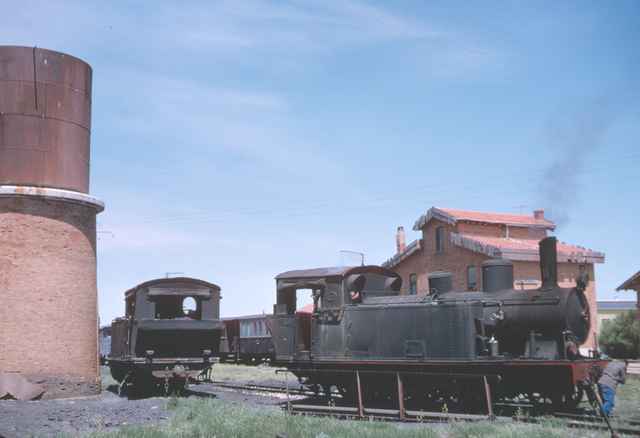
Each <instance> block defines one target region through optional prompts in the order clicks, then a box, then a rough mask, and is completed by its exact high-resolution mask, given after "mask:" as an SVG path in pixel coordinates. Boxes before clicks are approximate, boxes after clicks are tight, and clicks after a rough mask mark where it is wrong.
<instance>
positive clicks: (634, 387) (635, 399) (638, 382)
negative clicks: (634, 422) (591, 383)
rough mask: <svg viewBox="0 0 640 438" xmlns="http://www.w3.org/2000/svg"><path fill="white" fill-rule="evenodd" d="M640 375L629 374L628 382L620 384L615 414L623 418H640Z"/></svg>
mask: <svg viewBox="0 0 640 438" xmlns="http://www.w3.org/2000/svg"><path fill="white" fill-rule="evenodd" d="M639 412H640V376H636V375H632V376H630V375H627V383H625V384H624V385H618V390H617V394H616V406H615V408H614V410H613V414H614V415H615V416H617V417H620V418H621V419H623V420H625V419H631V418H634V419H638V418H640V413H639Z"/></svg>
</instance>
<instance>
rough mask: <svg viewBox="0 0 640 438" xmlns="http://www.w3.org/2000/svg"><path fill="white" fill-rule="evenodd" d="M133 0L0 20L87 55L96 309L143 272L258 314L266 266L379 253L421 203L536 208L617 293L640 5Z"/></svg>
mask: <svg viewBox="0 0 640 438" xmlns="http://www.w3.org/2000/svg"><path fill="white" fill-rule="evenodd" d="M54 3H55V4H54ZM150 5H151V3H143V2H123V1H120V2H119V1H112V2H90V1H78V2H72V1H68V2H50V1H43V2H34V1H29V0H26V1H22V2H12V3H11V4H9V5H5V6H4V7H3V14H2V15H0V41H1V43H2V44H18V45H37V46H39V47H45V48H50V49H54V50H59V51H64V52H68V53H70V54H73V55H75V56H78V57H81V58H83V59H84V60H86V61H87V62H89V63H90V64H91V65H92V66H93V69H94V82H93V84H94V89H93V128H92V186H91V191H92V193H93V194H94V195H96V196H98V197H100V198H101V199H103V200H104V201H105V202H106V205H107V208H106V210H105V212H104V213H102V214H101V215H100V216H99V219H98V222H99V229H100V230H101V232H100V234H99V239H100V240H99V246H98V258H99V259H98V275H99V294H100V314H101V318H102V322H103V323H106V322H108V321H109V320H111V319H112V318H113V317H115V316H117V315H119V314H121V313H122V312H123V307H124V306H123V303H122V293H123V291H124V290H125V289H127V288H128V287H130V286H132V285H134V284H137V283H138V282H141V281H144V280H148V279H150V278H155V277H158V276H163V275H164V273H165V272H184V273H185V275H190V276H195V277H201V278H203V279H206V280H209V281H213V282H215V283H218V284H220V285H221V286H222V288H223V297H224V298H223V304H222V309H223V314H224V315H233V314H242V313H258V312H262V311H265V312H269V311H270V309H271V306H272V303H273V301H274V280H273V277H274V276H275V275H276V274H277V273H279V272H281V271H284V270H288V269H293V268H304V267H315V266H325V265H335V264H339V263H345V262H346V263H349V262H350V263H354V262H357V259H354V257H349V256H341V255H340V253H339V250H341V249H350V250H356V251H362V252H365V253H366V261H367V262H369V263H380V262H382V261H384V260H385V259H386V258H388V257H389V256H391V255H392V253H393V252H394V249H395V247H394V233H395V228H396V227H397V226H398V225H404V226H405V229H408V230H410V229H411V226H412V224H413V222H414V220H415V219H416V218H417V217H418V216H419V215H420V214H422V213H423V212H424V211H425V210H426V209H427V208H429V207H430V206H433V205H437V206H442V207H451V208H461V209H476V210H488V211H504V212H519V211H524V212H530V211H532V210H533V209H535V208H545V209H546V211H547V212H548V213H549V214H550V215H551V216H552V218H555V219H556V220H558V221H559V224H560V226H559V227H558V230H557V233H556V234H557V235H558V237H559V238H560V239H561V240H564V241H567V242H570V243H575V244H580V245H583V246H586V247H590V248H593V249H596V250H600V251H603V252H605V253H606V256H607V261H606V263H605V264H604V265H598V266H597V267H596V276H597V282H598V285H597V287H598V293H599V297H600V298H601V299H602V298H625V297H629V296H630V294H620V293H614V292H613V290H614V288H615V287H616V286H617V285H619V284H620V283H621V282H622V281H623V280H625V279H626V278H628V277H629V276H630V275H631V274H633V273H634V272H635V271H637V270H638V269H640V254H639V253H638V251H637V248H638V238H639V235H638V228H637V221H638V217H639V216H640V210H639V209H640V204H638V188H640V173H639V172H638V167H639V166H640V150H639V148H638V139H639V138H640V124H639V123H638V122H639V121H640V86H639V85H640V83H639V79H638V78H639V77H640V45H639V44H638V41H640V26H638V17H639V15H640V3H638V2H635V1H626V2H625V1H619V2H611V3H609V2H607V3H605V2H596V1H591V2H587V1H581V2H531V3H528V2H520V1H511V2H509V1H504V2H495V3H487V2H475V3H473V2H472V3H471V4H469V3H468V2H460V3H454V2H427V1H399V2H378V3H374V2H364V1H351V0H323V1H310V2H297V1H291V2H289V1H277V2H270V1H253V0H252V1H238V0H235V1H228V2H225V1H223V2H213V1H211V2H160V1H158V2H153V6H150ZM408 237H409V238H411V239H412V238H415V237H417V233H415V232H412V231H410V232H409V236H408Z"/></svg>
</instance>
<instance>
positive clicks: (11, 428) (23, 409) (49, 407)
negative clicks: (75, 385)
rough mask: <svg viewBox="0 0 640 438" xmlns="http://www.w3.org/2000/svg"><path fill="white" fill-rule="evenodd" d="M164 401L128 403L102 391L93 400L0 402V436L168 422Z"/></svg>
mask: <svg viewBox="0 0 640 438" xmlns="http://www.w3.org/2000/svg"><path fill="white" fill-rule="evenodd" d="M166 404H167V400H166V399H163V398H155V397H154V398H147V399H140V400H128V399H127V398H125V397H118V396H117V395H116V394H113V393H111V392H109V391H104V392H103V393H102V394H100V395H99V396H96V397H87V398H73V399H60V400H43V401H15V400H3V401H0V436H3V437H5V438H14V437H15V438H22V437H31V436H36V437H40V436H44V437H50V436H60V435H63V436H64V435H71V436H75V435H79V434H81V433H82V432H90V431H94V430H101V429H109V428H114V427H118V426H123V425H127V424H138V425H141V424H149V423H154V424H155V423H159V422H162V421H165V420H167V419H168V418H169V413H168V412H167V409H166Z"/></svg>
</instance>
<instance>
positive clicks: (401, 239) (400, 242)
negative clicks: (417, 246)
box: [396, 227, 407, 254]
mask: <svg viewBox="0 0 640 438" xmlns="http://www.w3.org/2000/svg"><path fill="white" fill-rule="evenodd" d="M406 248H407V241H406V238H405V236H404V227H398V232H397V233H396V252H397V253H398V254H399V253H401V252H403V251H404V250H405V249H406Z"/></svg>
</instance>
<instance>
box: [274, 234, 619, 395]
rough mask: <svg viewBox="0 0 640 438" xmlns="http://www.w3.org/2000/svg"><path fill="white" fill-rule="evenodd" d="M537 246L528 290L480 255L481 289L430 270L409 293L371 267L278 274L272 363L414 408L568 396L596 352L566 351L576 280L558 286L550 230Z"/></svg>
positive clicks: (581, 329) (584, 316)
mask: <svg viewBox="0 0 640 438" xmlns="http://www.w3.org/2000/svg"><path fill="white" fill-rule="evenodd" d="M539 251H540V269H541V274H542V285H541V287H540V288H538V289H536V290H514V289H513V265H512V264H511V262H509V261H507V260H488V261H486V262H485V263H484V264H483V267H482V271H483V275H482V277H483V288H482V289H483V290H482V291H479V292H457V291H452V290H451V278H450V276H447V275H442V276H439V278H437V279H436V280H437V281H435V282H434V284H433V285H432V287H433V292H432V293H431V294H430V295H418V296H416V295H400V292H399V291H400V287H401V283H402V279H401V278H400V277H399V276H398V275H397V274H396V273H394V272H392V271H389V270H387V269H385V268H382V267H379V266H361V267H354V268H323V269H311V270H299V271H289V272H285V273H282V274H280V275H278V276H277V277H276V282H277V301H276V304H275V305H274V314H273V315H272V316H271V318H270V320H269V325H270V329H271V333H272V337H273V343H274V346H275V353H276V354H275V364H276V365H279V366H283V367H286V368H288V369H289V371H291V372H292V373H294V374H295V375H296V376H297V377H298V379H299V380H300V381H301V382H302V383H304V384H307V385H310V386H313V387H316V388H318V389H319V390H322V391H325V392H329V391H330V390H332V388H333V389H334V390H335V389H337V390H339V391H340V392H342V393H343V395H344V396H345V397H348V398H355V397H357V398H358V399H378V398H385V397H387V398H388V397H392V396H394V397H396V398H398V397H400V398H402V399H403V401H405V400H407V402H412V403H415V404H416V405H417V406H419V407H420V408H423V407H427V406H428V405H430V404H433V405H436V406H437V407H442V406H443V405H445V404H446V405H448V406H451V405H452V404H453V405H456V404H459V405H461V406H465V407H469V406H471V405H474V406H477V405H478V404H482V403H488V404H489V405H491V400H496V399H498V400H500V399H513V398H520V397H526V398H527V399H529V400H530V401H532V402H535V403H548V404H553V405H554V406H564V407H573V406H575V405H576V404H577V403H579V402H580V400H581V399H582V396H583V390H584V389H585V385H586V384H587V382H589V381H590V379H591V378H592V377H593V375H595V374H596V373H597V372H598V370H599V369H600V367H602V366H603V365H605V364H606V362H604V361H602V360H600V359H599V358H597V357H582V356H581V355H580V352H579V350H578V347H579V346H580V345H581V344H582V343H584V342H585V340H586V338H587V336H588V333H589V328H590V317H591V315H590V313H589V306H588V303H587V300H586V298H585V295H584V290H585V287H586V281H585V279H577V286H576V287H574V288H560V287H558V284H557V252H556V239H555V238H554V237H549V238H545V239H543V240H541V241H540V244H539ZM436 277H437V276H436ZM309 289H310V290H311V291H312V296H313V300H314V306H313V312H312V313H311V314H310V315H309V316H305V314H296V293H297V292H298V291H301V290H309ZM483 394H484V396H483ZM432 407H433V406H432Z"/></svg>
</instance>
